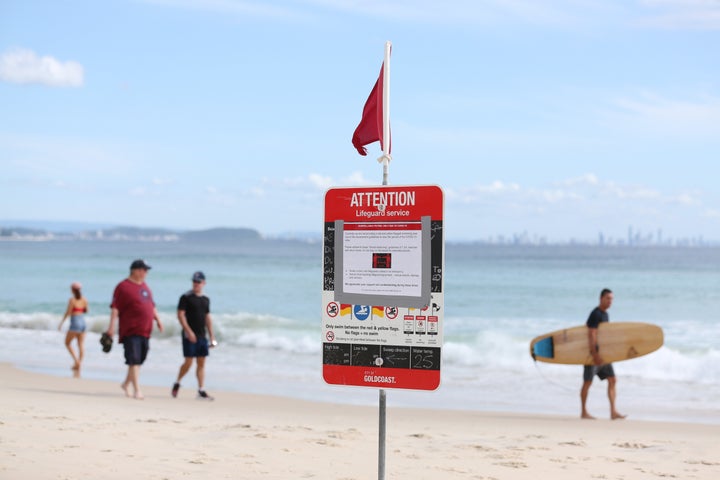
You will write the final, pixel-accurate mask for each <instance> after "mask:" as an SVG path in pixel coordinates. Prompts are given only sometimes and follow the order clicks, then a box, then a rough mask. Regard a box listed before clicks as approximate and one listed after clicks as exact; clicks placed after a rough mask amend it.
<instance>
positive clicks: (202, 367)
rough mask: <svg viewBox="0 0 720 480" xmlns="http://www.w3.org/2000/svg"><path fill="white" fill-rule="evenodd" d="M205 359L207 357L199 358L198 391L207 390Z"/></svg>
mask: <svg viewBox="0 0 720 480" xmlns="http://www.w3.org/2000/svg"><path fill="white" fill-rule="evenodd" d="M205 358H206V357H197V368H196V372H195V373H196V374H197V381H198V390H205Z"/></svg>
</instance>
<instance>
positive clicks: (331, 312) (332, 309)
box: [326, 302, 340, 318]
mask: <svg viewBox="0 0 720 480" xmlns="http://www.w3.org/2000/svg"><path fill="white" fill-rule="evenodd" d="M326 311H327V314H328V317H331V318H335V317H337V314H338V313H340V305H338V304H337V302H330V303H328V304H327V307H326Z"/></svg>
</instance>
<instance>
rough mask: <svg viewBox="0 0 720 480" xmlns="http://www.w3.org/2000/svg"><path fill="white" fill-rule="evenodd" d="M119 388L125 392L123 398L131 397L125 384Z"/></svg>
mask: <svg viewBox="0 0 720 480" xmlns="http://www.w3.org/2000/svg"><path fill="white" fill-rule="evenodd" d="M120 388H122V389H123V390H124V391H125V396H126V397H132V395H130V390H129V388H128V384H127V383H123V384H121V385H120Z"/></svg>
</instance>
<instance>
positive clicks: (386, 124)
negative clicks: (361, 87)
mask: <svg viewBox="0 0 720 480" xmlns="http://www.w3.org/2000/svg"><path fill="white" fill-rule="evenodd" d="M391 48H392V43H391V42H390V41H387V42H385V60H384V62H383V98H382V102H383V103H382V106H383V154H382V156H381V157H380V158H378V162H381V163H382V165H383V183H382V184H383V185H387V184H388V168H389V166H390V160H392V158H391V157H390V50H391Z"/></svg>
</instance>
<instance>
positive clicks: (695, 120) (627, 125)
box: [601, 92, 720, 140]
mask: <svg viewBox="0 0 720 480" xmlns="http://www.w3.org/2000/svg"><path fill="white" fill-rule="evenodd" d="M601 115H603V116H605V118H606V120H607V121H608V123H610V124H612V125H614V126H616V127H617V126H620V127H621V128H622V129H623V130H626V131H635V132H638V131H641V132H646V133H653V134H659V135H663V136H668V137H683V138H699V137H704V138H709V139H712V140H717V139H718V138H720V98H718V97H715V96H710V95H704V96H702V97H700V98H695V99H692V100H689V99H670V98H666V97H663V96H660V95H657V94H655V93H652V92H643V93H641V94H639V95H637V96H636V97H634V98H630V97H624V98H618V99H616V100H615V101H614V110H612V111H608V112H605V113H604V114H601Z"/></svg>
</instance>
